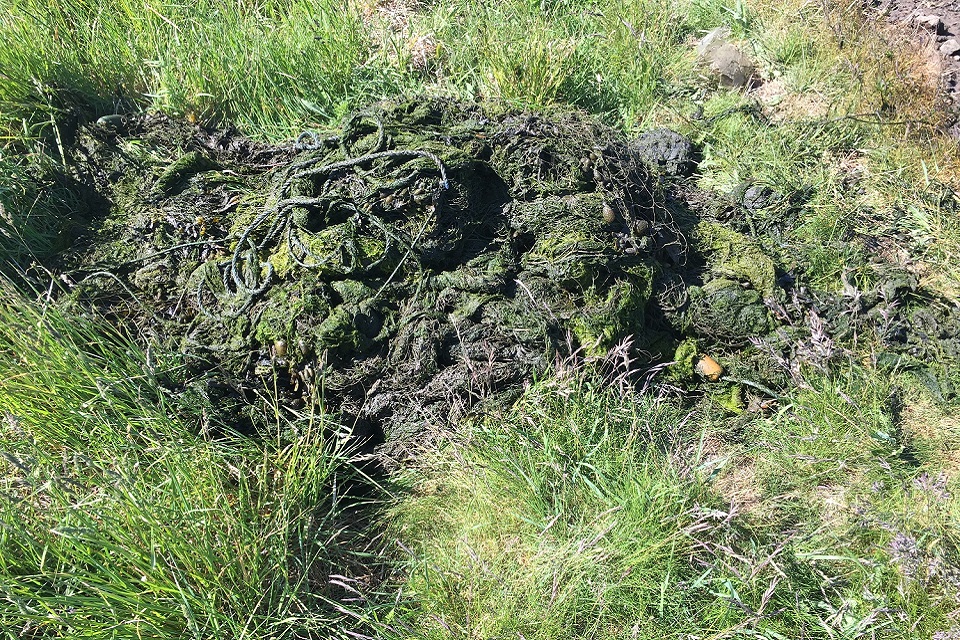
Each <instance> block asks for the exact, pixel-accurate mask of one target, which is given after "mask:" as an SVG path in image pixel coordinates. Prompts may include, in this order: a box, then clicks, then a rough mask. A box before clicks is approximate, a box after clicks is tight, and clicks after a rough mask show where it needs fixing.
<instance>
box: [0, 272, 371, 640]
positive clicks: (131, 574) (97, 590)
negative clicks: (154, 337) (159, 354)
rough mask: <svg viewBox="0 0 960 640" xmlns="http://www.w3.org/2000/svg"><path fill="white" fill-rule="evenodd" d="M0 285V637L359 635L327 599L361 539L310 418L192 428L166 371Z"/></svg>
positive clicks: (342, 472)
mask: <svg viewBox="0 0 960 640" xmlns="http://www.w3.org/2000/svg"><path fill="white" fill-rule="evenodd" d="M0 287H2V296H3V297H2V298H0V379H2V380H3V384H2V385H0V419H2V422H0V491H2V493H0V629H2V630H3V631H2V633H3V636H4V637H7V638H11V639H13V638H19V639H23V638H127V637H129V638H188V637H189V638H263V637H271V638H283V637H288V638H305V637H316V635H317V634H321V635H323V636H324V637H330V636H339V635H342V634H345V633H346V632H348V631H350V630H360V629H363V628H365V622H364V615H365V614H364V613H363V608H362V607H357V606H354V605H351V604H343V603H340V602H339V601H340V600H341V599H342V598H343V597H344V596H351V597H352V595H353V594H351V593H349V591H348V590H345V588H344V587H346V588H347V589H350V588H355V587H351V580H353V579H354V578H355V577H356V576H355V575H354V570H355V568H356V567H358V566H360V564H359V563H360V560H361V555H362V552H363V548H364V545H365V543H364V539H363V536H362V535H360V534H351V533H350V528H349V527H347V526H346V525H347V524H348V522H349V521H348V520H347V510H346V508H345V506H344V504H343V502H342V499H341V498H339V497H338V496H337V492H336V491H335V490H334V489H333V487H335V486H337V485H338V483H343V482H344V481H345V480H346V479H348V478H349V477H350V476H351V474H352V473H354V472H352V471H350V468H349V465H347V464H346V462H345V452H344V451H339V450H337V449H336V448H334V447H332V445H330V444H329V442H328V440H327V437H326V434H325V431H328V430H329V425H328V424H327V420H326V419H325V418H324V417H322V416H312V417H306V418H303V419H301V420H295V419H291V420H290V421H289V423H288V424H287V425H286V428H285V433H286V435H285V436H284V437H282V438H281V437H279V436H278V437H277V438H275V439H273V438H267V439H265V440H262V441H253V440H250V439H243V438H241V437H239V436H238V437H224V438H222V439H220V440H216V441H214V440H210V439H208V438H204V437H202V436H201V435H199V434H198V433H197V430H196V429H193V428H191V426H190V425H186V424H184V423H183V422H181V420H179V419H178V418H177V417H176V415H175V414H176V413H177V410H176V407H175V404H174V403H173V402H172V401H171V399H170V398H168V396H167V393H166V392H165V391H164V390H163V389H162V387H161V386H160V385H159V384H158V382H157V378H156V376H157V375H159V374H161V373H162V372H163V369H164V367H166V366H168V364H169V363H164V362H158V361H157V360H156V357H155V355H153V354H149V353H144V352H143V351H141V350H140V349H139V348H138V347H137V346H135V344H134V343H133V342H132V341H130V340H128V339H126V338H124V337H123V336H121V335H119V334H117V333H116V332H115V331H113V330H111V329H109V328H108V327H106V326H104V325H103V324H100V323H97V322H93V321H89V320H84V319H77V318H68V317H65V316H63V315H62V314H61V313H60V312H58V311H56V310H55V309H52V308H48V307H45V306H38V305H37V304H34V303H31V302H29V301H26V300H24V299H23V298H21V297H19V295H18V294H16V293H15V292H14V291H13V289H12V288H11V287H9V286H7V285H0ZM375 564H376V563H369V562H367V567H368V568H367V569H366V571H369V570H370V567H371V566H375ZM335 583H338V584H339V585H342V586H338V584H335Z"/></svg>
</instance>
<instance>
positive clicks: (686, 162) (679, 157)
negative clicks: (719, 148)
mask: <svg viewBox="0 0 960 640" xmlns="http://www.w3.org/2000/svg"><path fill="white" fill-rule="evenodd" d="M630 149H631V151H633V152H634V153H635V154H636V155H637V156H638V157H639V158H640V160H642V161H643V162H644V163H645V164H647V165H648V166H650V167H652V168H653V169H655V170H657V171H659V172H660V173H664V174H667V175H672V176H681V177H685V176H689V175H690V174H692V173H693V171H694V169H696V166H697V161H696V150H695V149H694V147H693V143H692V142H690V140H689V139H687V138H686V137H684V136H682V135H680V134H679V133H677V132H676V131H671V130H670V129H654V130H652V131H647V132H646V133H643V134H640V135H639V136H638V137H637V139H636V140H634V141H633V142H632V143H630Z"/></svg>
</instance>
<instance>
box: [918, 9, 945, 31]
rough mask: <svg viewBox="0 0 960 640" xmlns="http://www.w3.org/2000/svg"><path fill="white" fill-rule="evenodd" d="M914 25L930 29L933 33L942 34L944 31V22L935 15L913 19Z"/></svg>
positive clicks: (919, 16)
mask: <svg viewBox="0 0 960 640" xmlns="http://www.w3.org/2000/svg"><path fill="white" fill-rule="evenodd" d="M913 23H914V24H915V25H917V26H918V27H922V28H924V29H929V30H930V31H932V32H933V33H940V31H941V30H942V29H943V20H941V19H940V16H935V15H922V14H921V15H916V16H914V17H913Z"/></svg>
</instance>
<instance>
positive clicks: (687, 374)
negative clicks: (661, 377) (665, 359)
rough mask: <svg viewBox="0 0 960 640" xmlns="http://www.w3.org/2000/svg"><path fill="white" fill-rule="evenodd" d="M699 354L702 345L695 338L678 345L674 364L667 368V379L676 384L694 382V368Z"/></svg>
mask: <svg viewBox="0 0 960 640" xmlns="http://www.w3.org/2000/svg"><path fill="white" fill-rule="evenodd" d="M699 353H700V345H699V344H698V343H697V341H696V340H695V339H694V338H687V339H686V340H684V341H683V342H681V343H680V344H678V345H677V349H676V351H674V353H673V364H671V365H670V366H669V367H668V368H667V377H668V378H669V379H670V380H673V381H675V382H684V381H688V380H693V377H694V376H693V373H694V369H693V366H694V362H695V360H696V358H697V355H698V354H699Z"/></svg>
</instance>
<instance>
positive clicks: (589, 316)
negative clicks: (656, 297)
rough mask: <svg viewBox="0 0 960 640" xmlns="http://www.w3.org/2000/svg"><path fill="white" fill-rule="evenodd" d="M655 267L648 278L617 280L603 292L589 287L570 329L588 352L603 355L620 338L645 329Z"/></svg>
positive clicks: (572, 319) (588, 353)
mask: <svg viewBox="0 0 960 640" xmlns="http://www.w3.org/2000/svg"><path fill="white" fill-rule="evenodd" d="M651 276H652V270H651V271H650V272H649V273H648V274H647V277H646V278H637V277H635V278H631V279H619V280H616V281H615V282H614V283H613V285H611V286H610V287H609V289H607V290H606V291H605V292H604V293H600V292H599V291H597V289H596V288H590V289H588V291H587V292H586V293H585V294H584V306H583V308H582V309H581V310H580V311H579V312H577V313H576V314H575V315H574V316H573V317H572V318H571V319H570V330H571V331H572V332H573V334H574V336H576V338H577V340H578V341H579V342H580V345H581V346H582V347H583V348H584V351H585V352H586V353H587V355H591V356H593V355H602V354H604V353H606V352H607V351H608V350H609V349H610V348H612V347H613V346H614V345H615V344H616V343H617V342H618V341H619V340H622V339H623V338H625V337H626V336H628V335H631V334H635V333H638V332H640V331H642V329H643V317H644V311H645V309H646V306H647V301H648V300H649V299H650V291H651Z"/></svg>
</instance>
